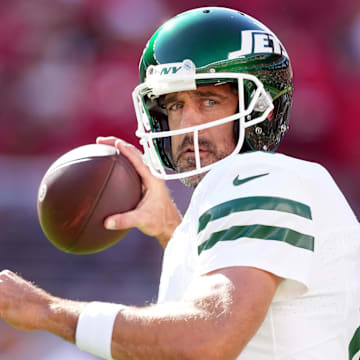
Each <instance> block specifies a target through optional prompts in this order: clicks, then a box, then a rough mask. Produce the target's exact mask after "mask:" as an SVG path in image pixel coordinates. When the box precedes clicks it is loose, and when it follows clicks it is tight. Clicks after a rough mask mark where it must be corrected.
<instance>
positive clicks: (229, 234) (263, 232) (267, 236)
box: [198, 224, 314, 255]
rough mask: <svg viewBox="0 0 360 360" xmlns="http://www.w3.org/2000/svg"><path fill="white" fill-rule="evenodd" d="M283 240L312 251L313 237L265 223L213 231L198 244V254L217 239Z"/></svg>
mask: <svg viewBox="0 0 360 360" xmlns="http://www.w3.org/2000/svg"><path fill="white" fill-rule="evenodd" d="M245 237H246V238H254V239H261V240H276V241H283V242H286V243H288V244H290V245H293V246H296V247H299V248H303V249H306V250H310V251H314V237H313V236H310V235H306V234H301V233H299V232H297V231H294V230H291V229H287V228H282V227H276V226H266V225H259V224H254V225H245V226H232V227H231V228H229V229H227V230H222V231H218V232H215V233H213V234H212V235H211V236H210V238H209V239H208V240H206V241H205V242H204V243H202V244H201V245H199V246H198V255H200V254H201V252H202V251H204V250H208V249H211V248H212V247H213V246H214V245H215V244H216V243H218V242H219V241H233V240H238V239H240V238H245Z"/></svg>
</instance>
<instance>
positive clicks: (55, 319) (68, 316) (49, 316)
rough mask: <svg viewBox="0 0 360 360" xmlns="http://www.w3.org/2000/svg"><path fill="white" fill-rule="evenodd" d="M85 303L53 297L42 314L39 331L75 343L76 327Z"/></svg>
mask: <svg viewBox="0 0 360 360" xmlns="http://www.w3.org/2000/svg"><path fill="white" fill-rule="evenodd" d="M86 305H87V303H86V302H79V301H72V300H64V299H60V298H56V297H53V298H52V300H51V302H50V303H49V306H48V308H47V310H46V312H44V317H43V318H42V324H41V329H42V330H46V331H48V332H51V333H53V334H55V335H57V336H60V337H62V338H63V339H65V340H67V341H70V342H72V343H75V334H76V326H77V322H78V318H79V315H80V313H81V311H82V310H83V309H84V308H85V306H86Z"/></svg>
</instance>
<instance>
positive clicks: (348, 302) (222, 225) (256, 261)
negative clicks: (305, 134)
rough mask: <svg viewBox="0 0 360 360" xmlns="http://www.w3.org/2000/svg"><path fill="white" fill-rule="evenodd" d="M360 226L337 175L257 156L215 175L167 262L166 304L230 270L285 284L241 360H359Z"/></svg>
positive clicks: (229, 162) (231, 161)
mask: <svg viewBox="0 0 360 360" xmlns="http://www.w3.org/2000/svg"><path fill="white" fill-rule="evenodd" d="M359 265H360V226H359V223H358V221H357V219H356V217H355V215H354V213H353V212H352V210H351V209H350V207H349V205H348V204H347V202H346V200H345V198H344V197H343V195H342V193H341V192H340V190H339V189H338V187H337V186H336V184H335V182H334V181H333V180H332V178H331V176H330V175H329V173H328V172H327V171H326V170H325V169H324V168H323V167H322V166H320V165H318V164H314V163H310V162H306V161H302V160H298V159H294V158H291V157H288V156H285V155H281V154H276V153H266V152H250V153H244V154H240V155H233V156H231V157H229V158H227V159H226V160H224V161H223V162H222V163H220V164H218V165H217V166H215V167H214V168H213V169H212V170H211V171H210V172H209V173H208V174H207V175H206V176H205V177H204V178H203V180H202V181H201V183H200V184H199V186H198V187H197V188H196V190H195V191H194V194H193V197H192V199H191V202H190V205H189V208H188V210H187V212H186V214H185V216H184V219H183V221H182V223H181V224H180V225H179V227H178V228H177V229H176V231H175V232H174V235H173V237H172V238H171V240H170V242H169V244H168V246H167V248H166V250H165V254H164V261H163V271H162V275H161V281H160V290H159V299H158V302H159V303H163V302H168V301H177V300H181V299H182V296H183V294H184V293H185V292H186V289H187V288H188V286H189V284H190V283H191V281H192V280H193V279H194V278H195V277H198V276H201V275H204V274H207V273H209V272H211V271H214V270H217V269H221V268H225V267H230V266H250V267H256V268H259V269H263V270H266V271H268V272H271V273H273V274H276V275H277V276H280V277H282V278H284V281H282V282H281V284H280V286H279V287H278V290H277V292H276V294H275V297H274V299H273V302H272V304H271V305H270V308H269V311H268V313H267V316H266V318H265V320H264V322H263V324H262V325H261V327H260V328H259V329H258V331H257V333H256V334H255V335H254V336H253V338H252V339H251V340H250V342H249V343H248V345H247V346H246V347H245V349H244V350H243V351H242V353H241V354H239V356H238V359H239V360H324V359H326V360H348V359H350V360H355V359H356V360H358V359H359V354H360V313H359V308H360V285H359V284H360V275H359V274H360V272H359V269H360V266H359Z"/></svg>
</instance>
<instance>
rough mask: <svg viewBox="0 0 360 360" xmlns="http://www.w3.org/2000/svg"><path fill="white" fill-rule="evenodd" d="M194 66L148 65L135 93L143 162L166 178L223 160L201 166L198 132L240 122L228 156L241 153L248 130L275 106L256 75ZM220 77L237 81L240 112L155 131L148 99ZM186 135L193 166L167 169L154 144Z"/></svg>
mask: <svg viewBox="0 0 360 360" xmlns="http://www.w3.org/2000/svg"><path fill="white" fill-rule="evenodd" d="M192 66H193V63H192V62H191V61H190V60H184V61H183V62H182V63H170V64H163V65H154V66H151V67H149V68H148V72H149V75H148V76H147V78H146V81H145V82H144V83H142V84H140V85H138V86H137V87H136V88H135V90H134V91H133V94H132V96H133V102H134V106H135V111H136V116H137V120H138V129H137V131H136V135H137V136H138V137H139V138H140V144H141V145H142V146H143V148H144V161H145V162H146V164H147V165H148V166H149V168H150V170H151V172H152V174H153V175H155V176H156V177H158V178H161V179H164V180H171V179H181V178H185V177H189V176H193V175H197V174H200V173H203V172H206V171H208V170H210V169H211V168H212V167H213V166H214V165H216V164H217V163H219V162H221V161H222V160H223V159H222V160H218V161H216V162H214V163H212V164H209V165H206V166H201V161H200V151H199V141H198V136H199V131H202V130H206V129H208V128H212V127H215V126H219V125H222V124H225V123H228V122H234V121H239V139H238V142H237V144H236V146H235V148H234V150H233V152H232V153H231V154H229V155H228V156H230V155H232V154H235V153H239V152H240V150H241V147H242V145H243V142H244V139H245V129H246V128H248V127H251V126H253V125H255V124H258V123H261V122H262V121H264V120H265V119H266V118H267V117H268V115H269V114H270V112H271V111H272V110H273V108H274V106H273V102H272V98H271V96H270V95H269V94H268V93H267V92H266V91H265V89H264V86H263V84H262V82H261V81H260V80H259V79H258V78H257V77H256V76H254V75H251V74H247V73H227V72H223V73H200V74H196V73H195V67H192ZM185 67H187V69H185ZM164 69H165V70H164ZM217 79H221V82H222V83H224V82H234V81H236V82H237V85H238V97H239V111H238V112H237V113H235V114H233V115H231V116H227V117H224V118H221V119H217V120H215V121H211V122H207V123H203V124H200V125H196V126H191V127H187V128H183V129H178V130H168V131H154V129H153V128H152V126H151V123H152V119H151V114H150V112H149V109H148V108H147V105H146V104H147V100H149V99H150V100H152V101H156V99H157V98H158V97H159V96H161V95H164V94H166V93H169V92H179V91H188V90H195V89H196V84H197V82H201V81H204V80H206V83H209V84H211V83H213V84H214V83H217V82H218V81H217ZM245 81H247V82H251V83H252V84H253V86H252V87H253V91H252V94H251V96H250V98H249V99H248V102H247V103H246V102H245V94H244V89H245V84H244V82H245ZM254 114H255V115H256V116H254ZM248 117H251V119H250V120H248ZM184 134H191V136H192V138H193V144H194V157H195V165H194V169H192V170H189V171H184V172H173V171H168V170H166V169H165V167H164V166H163V164H162V163H161V161H160V157H159V154H158V149H157V148H156V146H155V142H156V139H161V138H165V137H172V136H175V135H184Z"/></svg>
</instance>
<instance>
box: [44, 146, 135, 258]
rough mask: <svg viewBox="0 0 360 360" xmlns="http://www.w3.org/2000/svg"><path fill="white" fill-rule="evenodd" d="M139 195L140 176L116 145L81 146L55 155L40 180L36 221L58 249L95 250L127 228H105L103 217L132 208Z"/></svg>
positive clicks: (93, 251)
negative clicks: (53, 160) (55, 157)
mask: <svg viewBox="0 0 360 360" xmlns="http://www.w3.org/2000/svg"><path fill="white" fill-rule="evenodd" d="M141 194H142V189H141V180H140V177H139V175H138V174H137V172H136V170H135V169H134V167H133V166H132V164H131V163H130V162H129V160H127V158H126V157H125V156H123V155H121V154H120V153H119V151H118V150H117V149H116V148H115V147H113V146H109V145H100V144H91V145H85V146H81V147H78V148H76V149H73V150H71V151H69V152H68V153H66V154H64V155H63V156H61V157H60V158H59V159H57V160H56V161H55V162H54V163H53V164H52V165H51V166H50V168H49V169H48V170H47V172H46V173H45V175H44V177H43V179H42V180H41V183H40V187H39V192H38V200H37V210H38V216H39V221H40V225H41V227H42V230H43V231H44V233H45V235H46V237H47V238H48V239H49V240H50V241H51V242H52V243H53V244H54V245H55V246H56V247H57V248H59V249H60V250H63V251H65V252H68V253H73V254H91V253H95V252H98V251H101V250H104V249H106V248H108V247H110V246H112V245H114V244H115V243H116V242H118V241H119V240H120V239H121V238H123V237H124V236H125V235H126V234H127V233H128V231H129V229H126V230H107V229H105V227H104V219H105V218H106V217H107V216H109V215H113V214H117V213H123V212H126V211H128V210H131V209H134V208H135V207H136V205H137V204H138V203H139V201H140V199H141Z"/></svg>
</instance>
